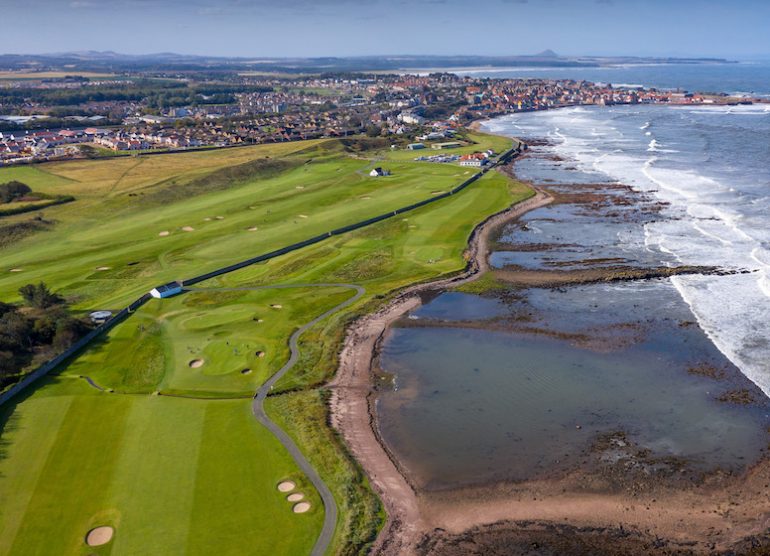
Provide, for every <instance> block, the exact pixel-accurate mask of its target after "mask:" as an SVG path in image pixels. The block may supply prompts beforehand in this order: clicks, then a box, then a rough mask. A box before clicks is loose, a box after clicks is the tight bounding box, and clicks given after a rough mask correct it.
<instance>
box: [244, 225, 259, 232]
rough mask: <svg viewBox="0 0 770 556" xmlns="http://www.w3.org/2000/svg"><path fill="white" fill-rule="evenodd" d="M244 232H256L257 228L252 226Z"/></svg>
mask: <svg viewBox="0 0 770 556" xmlns="http://www.w3.org/2000/svg"><path fill="white" fill-rule="evenodd" d="M246 230H247V231H249V232H256V231H257V227H256V226H252V227H251V228H246Z"/></svg>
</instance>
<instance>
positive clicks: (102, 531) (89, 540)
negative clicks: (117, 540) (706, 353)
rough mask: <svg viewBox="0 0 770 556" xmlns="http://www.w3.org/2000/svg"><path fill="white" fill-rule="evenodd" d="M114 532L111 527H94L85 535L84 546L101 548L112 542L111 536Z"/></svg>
mask: <svg viewBox="0 0 770 556" xmlns="http://www.w3.org/2000/svg"><path fill="white" fill-rule="evenodd" d="M114 532H115V530H114V529H113V528H112V527H108V526H106V525H105V526H102V527H95V528H93V529H91V530H90V531H89V532H88V535H86V544H87V545H88V546H102V545H103V544H107V543H108V542H110V541H111V540H112V535H113V533H114Z"/></svg>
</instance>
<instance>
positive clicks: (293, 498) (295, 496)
mask: <svg viewBox="0 0 770 556" xmlns="http://www.w3.org/2000/svg"><path fill="white" fill-rule="evenodd" d="M304 497H305V495H304V494H302V493H301V492H295V493H294V494H289V495H288V496H287V497H286V500H288V501H289V502H299V501H300V500H302V499H303V498H304Z"/></svg>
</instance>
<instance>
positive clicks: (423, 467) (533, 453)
mask: <svg viewBox="0 0 770 556" xmlns="http://www.w3.org/2000/svg"><path fill="white" fill-rule="evenodd" d="M527 294H528V295H526V299H525V301H524V302H523V303H525V304H526V305H527V306H528V308H529V309H530V310H533V311H534V312H535V314H536V315H537V318H536V319H535V322H534V324H533V325H532V326H533V327H535V328H537V327H541V328H539V329H540V330H550V331H552V333H551V334H546V333H523V332H512V331H491V330H484V329H480V330H479V329H458V328H452V327H447V328H441V327H435V328H432V327H416V328H395V329H393V330H392V331H391V333H390V334H389V336H388V338H387V340H386V341H385V343H384V346H383V353H382V358H381V366H382V368H383V369H384V370H386V371H388V372H391V373H394V374H395V375H396V385H397V388H396V389H395V390H393V391H386V392H383V393H381V394H380V396H379V398H378V402H377V417H378V426H379V428H380V432H381V434H382V437H383V439H384V441H385V443H386V444H387V445H388V447H389V449H390V450H391V451H392V453H393V454H394V455H395V457H396V458H397V460H398V461H399V463H400V464H401V465H402V466H403V467H404V468H405V469H406V470H407V472H408V473H409V475H410V476H411V478H412V479H413V480H414V481H415V483H416V485H417V486H418V487H419V488H421V489H423V490H428V491H429V490H440V489H446V488H454V487H461V486H472V485H479V484H485V483H490V482H496V481H521V480H526V479H531V478H536V477H538V476H544V475H546V474H548V473H550V472H553V471H556V470H560V469H565V468H569V467H570V466H574V465H577V464H579V463H580V460H581V459H582V458H583V457H584V456H583V455H584V454H585V452H586V450H588V449H589V448H590V446H591V444H592V443H593V441H594V440H595V439H596V438H597V436H598V435H600V434H603V433H611V432H616V431H623V432H625V433H626V435H627V437H628V438H629V440H631V441H632V442H633V443H635V444H637V445H639V446H641V447H644V448H648V449H649V450H651V451H652V452H653V454H655V455H657V456H676V457H680V458H686V459H687V460H688V461H689V463H690V464H691V465H692V466H693V467H695V468H696V469H701V470H709V469H714V468H716V467H721V468H725V469H731V470H737V469H742V468H744V467H745V466H746V465H748V464H750V463H751V462H752V461H754V460H756V459H757V458H758V456H759V455H760V452H761V450H762V449H763V448H764V447H765V446H766V445H767V433H766V429H767V426H768V424H770V419H768V406H767V402H766V399H765V398H764V397H762V395H761V392H759V391H758V390H757V389H756V388H754V387H753V385H751V384H750V383H748V381H747V380H746V379H745V378H744V377H743V376H742V375H740V373H739V372H738V371H737V369H735V368H734V367H732V366H731V365H730V363H729V362H728V361H727V360H726V359H725V358H724V356H722V354H721V353H719V352H718V351H717V350H716V348H714V346H713V345H712V344H711V342H710V341H709V340H708V338H706V336H705V335H704V334H703V332H702V331H701V330H700V329H699V328H698V327H697V326H693V325H692V324H691V323H690V322H689V321H688V320H687V319H688V318H689V319H691V318H692V317H691V315H690V313H689V310H688V308H687V306H686V305H685V304H684V303H683V302H682V301H681V300H680V299H679V298H678V295H677V294H676V291H675V290H674V289H673V287H672V286H671V285H670V284H669V283H668V282H667V281H654V282H648V283H639V284H628V285H625V286H619V285H591V286H581V287H577V288H569V289H566V290H545V289H533V290H530V291H529V292H527ZM466 295H467V294H466ZM442 297H443V296H440V297H439V298H437V300H434V301H433V302H432V303H438V304H439V305H440V308H441V310H440V311H437V312H433V311H432V309H431V304H428V305H427V306H426V307H424V308H422V309H420V312H421V314H423V315H428V314H434V316H435V315H436V314H442V315H446V314H450V313H451V305H452V300H453V299H458V298H456V297H452V298H449V299H447V298H443V299H442ZM460 299H461V300H460V302H459V305H458V310H460V311H461V312H464V311H466V310H467V309H466V305H467V303H468V299H467V298H460ZM519 309H520V307H519ZM512 310H513V309H512ZM560 333H562V335H560ZM576 337H582V338H583V340H582V341H576V340H575V338H576ZM585 338H600V339H602V340H601V341H599V342H598V343H597V342H592V341H587V342H586V341H585ZM703 362H708V363H709V364H710V365H712V366H713V367H714V368H719V369H725V370H726V371H725V372H726V377H727V378H724V379H722V380H717V379H715V378H710V377H706V376H699V375H697V374H693V373H690V372H687V369H688V367H691V366H693V365H697V364H699V363H703ZM736 388H748V389H749V390H751V391H752V393H753V394H757V393H758V395H757V396H756V400H757V402H756V403H754V404H750V405H736V404H733V403H727V402H724V401H718V399H717V398H718V397H719V396H720V395H721V394H723V393H724V392H726V391H728V390H733V389H736ZM752 388H753V389H752Z"/></svg>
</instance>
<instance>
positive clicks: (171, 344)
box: [0, 135, 529, 555]
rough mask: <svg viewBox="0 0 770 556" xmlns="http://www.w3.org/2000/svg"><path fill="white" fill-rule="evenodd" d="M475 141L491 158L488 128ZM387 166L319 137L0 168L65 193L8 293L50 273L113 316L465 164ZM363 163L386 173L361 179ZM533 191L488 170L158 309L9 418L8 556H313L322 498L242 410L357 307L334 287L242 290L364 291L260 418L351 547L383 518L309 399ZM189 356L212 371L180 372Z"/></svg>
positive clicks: (2, 281) (400, 199) (339, 547)
mask: <svg viewBox="0 0 770 556" xmlns="http://www.w3.org/2000/svg"><path fill="white" fill-rule="evenodd" d="M475 137H476V139H477V140H478V141H479V142H480V143H482V144H481V145H480V147H481V146H486V145H490V146H491V145H494V146H493V147H492V148H495V149H496V150H498V151H500V150H503V147H504V145H501V142H502V141H504V140H501V139H500V138H494V137H488V136H480V135H477V136H475ZM397 155H398V156H397ZM268 157H269V158H268ZM397 158H403V157H402V156H401V153H391V152H389V151H368V152H363V153H362V152H358V153H355V154H353V153H350V152H348V151H347V150H346V149H344V148H343V147H342V145H341V144H340V143H339V142H336V141H325V142H324V141H320V142H318V141H316V142H306V143H291V144H284V145H277V146H270V147H256V148H244V149H234V150H229V151H211V152H203V153H191V154H185V155H168V156H165V155H164V156H154V157H147V158H139V159H115V160H109V161H84V162H76V163H67V164H50V165H44V166H39V167H26V168H14V169H10V170H0V182H2V181H5V180H6V179H19V180H21V181H26V182H27V183H29V184H30V185H31V186H33V187H34V188H35V189H36V190H40V191H45V192H52V193H57V194H58V193H62V194H65V193H66V194H73V195H75V196H76V198H77V201H75V202H73V203H70V204H69V205H64V206H60V207H53V208H51V209H47V210H46V211H45V218H46V219H51V220H55V222H56V223H55V224H54V225H53V226H52V227H51V229H50V231H42V232H36V233H33V234H31V235H29V236H27V237H26V238H24V239H22V240H20V241H18V242H17V243H15V244H13V245H12V246H10V247H5V248H1V249H0V254H2V260H3V268H0V299H3V300H12V299H15V297H16V293H15V291H16V289H17V288H18V286H19V285H21V284H23V283H26V282H29V281H36V280H41V279H42V280H45V281H46V282H47V283H48V284H49V285H51V286H52V287H53V288H54V289H56V290H60V291H61V292H62V293H63V294H65V295H66V296H68V297H70V299H74V300H75V302H76V307H79V308H81V309H84V310H85V309H94V308H102V307H118V306H120V305H121V304H124V303H126V301H128V300H130V299H131V298H133V297H135V296H136V295H138V294H140V293H143V292H145V291H147V290H148V289H149V288H150V287H151V286H152V285H154V284H156V283H158V282H161V281H163V280H167V279H171V278H178V277H185V276H188V275H193V274H197V273H199V272H202V271H205V270H209V269H211V268H215V267H217V266H220V265H222V264H227V263H231V262H234V261H237V260H240V259H243V258H246V257H250V256H253V255H256V254H259V253H261V252H266V251H269V250H272V249H275V248H278V247H281V246H283V245H285V244H287V243H290V242H292V241H295V240H299V239H304V238H307V237H310V236H312V235H316V234H317V233H319V232H322V231H325V230H329V229H331V228H334V227H338V226H341V225H345V224H349V223H352V222H354V221H357V220H360V219H362V218H365V217H366V216H370V215H375V214H379V213H381V212H383V211H384V210H387V209H389V208H396V207H399V206H403V205H406V204H409V203H410V202H414V201H416V200H419V199H422V198H425V197H427V196H430V195H431V194H432V193H433V192H435V191H445V190H447V189H449V188H450V187H453V186H454V185H457V184H458V183H459V182H461V181H462V180H463V179H464V178H465V177H467V175H469V174H470V172H469V170H468V169H466V168H461V167H459V166H454V165H435V164H425V163H414V162H408V161H404V160H390V159H397ZM374 165H382V166H386V167H388V168H389V169H391V170H392V171H393V176H391V177H388V178H377V179H373V178H369V177H368V175H367V173H368V169H370V168H371V167H372V166H374ZM4 172H5V173H4ZM9 176H12V177H9ZM46 188H47V189H46ZM527 195H529V191H528V190H527V189H526V188H525V187H524V186H522V185H520V184H515V183H512V182H511V181H510V180H508V179H507V178H506V177H504V176H502V175H500V174H497V173H494V172H493V173H490V174H488V175H486V176H485V177H484V178H482V179H481V180H479V181H478V182H476V183H474V184H473V186H471V187H470V188H468V189H466V190H465V191H463V192H462V194H460V195H457V196H454V197H452V198H449V199H445V200H442V201H439V202H438V203H436V204H435V205H431V206H429V207H423V208H421V209H419V210H418V211H415V212H413V213H409V214H406V215H403V216H399V217H397V218H394V219H393V220H389V221H385V222H381V223H379V224H377V225H374V226H372V227H370V228H366V229H363V230H359V231H357V232H355V233H351V234H347V235H343V236H335V237H334V238H331V239H329V240H328V241H325V242H323V243H320V244H316V245H314V246H312V247H309V248H307V249H303V250H301V251H298V252H294V253H291V254H289V255H286V256H284V257H281V258H279V259H275V260H273V261H269V262H267V263H264V264H260V265H255V266H252V267H248V268H246V269H242V270H240V271H238V272H234V273H232V274H229V275H226V276H222V277H219V278H217V279H213V280H209V281H206V282H203V283H201V284H199V286H200V287H201V288H206V289H205V290H201V291H194V292H191V293H188V294H185V295H183V296H179V297H176V298H171V299H168V300H153V301H151V302H150V303H149V304H147V305H146V306H145V307H143V308H142V309H141V311H139V313H137V314H136V315H134V316H132V317H131V318H130V319H129V320H128V321H126V322H125V323H122V324H121V325H119V326H118V327H116V328H115V329H114V330H113V331H112V332H111V333H110V335H109V336H108V337H107V338H105V339H104V340H103V341H102V342H100V343H99V344H98V345H96V346H94V347H93V348H91V349H89V350H88V351H87V352H86V353H84V354H83V355H82V356H80V357H79V358H78V359H77V360H76V361H74V362H72V363H71V364H70V365H69V366H68V367H67V368H66V369H63V370H62V371H61V372H60V373H58V374H57V375H56V376H54V377H51V378H50V379H49V380H47V382H45V383H44V384H43V385H41V386H40V387H39V388H37V389H36V390H35V392H34V393H33V394H31V395H30V396H28V397H27V398H26V399H20V400H19V401H18V402H17V403H16V404H14V405H11V406H8V407H6V408H3V410H2V411H3V413H2V424H3V435H2V441H3V445H2V451H0V499H2V500H3V501H4V504H3V508H2V509H0V553H10V554H50V553H52V551H53V552H56V553H64V554H91V553H94V554H108V553H110V554H116V555H117V554H141V553H148V551H150V552H153V551H154V552H156V553H181V552H186V553H190V554H210V553H221V554H242V553H270V554H302V553H307V552H309V550H310V547H311V546H312V544H313V542H314V540H315V538H316V536H317V534H318V531H319V530H320V526H321V522H322V519H323V511H322V508H321V506H320V502H319V500H318V497H317V494H316V493H315V491H314V490H313V489H312V487H309V485H307V484H306V482H305V479H304V477H303V476H302V475H301V474H300V473H299V472H298V471H297V469H296V466H295V465H294V464H293V462H292V460H291V459H290V457H289V456H288V454H287V453H286V452H285V451H284V450H283V449H282V447H281V446H280V445H279V444H278V443H277V442H276V441H275V440H274V439H273V437H272V436H270V434H269V433H267V431H265V430H264V429H262V428H261V427H260V426H259V425H258V424H257V423H256V421H255V420H254V419H253V418H252V416H251V414H250V400H249V399H244V398H245V397H247V396H249V395H251V394H253V392H254V391H255V389H256V388H257V387H258V386H259V384H261V383H262V382H263V381H264V380H265V379H266V378H267V377H268V376H270V375H271V374H272V373H274V372H275V371H276V370H277V369H278V368H280V366H281V365H283V363H284V362H285V361H286V359H287V357H288V347H287V339H288V336H289V335H290V334H291V333H292V331H293V330H295V329H296V328H297V327H299V326H301V325H302V324H304V323H306V322H309V321H311V320H312V319H313V318H315V317H316V316H317V315H319V314H321V313H323V312H324V311H326V310H328V309H329V308H331V307H334V306H336V305H337V304H339V303H341V302H342V301H343V300H345V299H348V298H349V297H350V296H351V295H352V292H351V290H349V289H344V288H341V287H322V288H312V289H311V288H309V287H296V288H295V287H292V288H287V289H253V288H257V287H260V286H272V285H277V284H296V285H303V284H320V283H337V284H342V283H353V284H357V285H361V286H363V287H364V288H366V295H365V296H364V297H362V298H361V299H360V300H359V301H358V302H357V303H356V304H355V305H353V306H351V307H348V308H346V309H345V310H344V311H341V312H339V313H335V314H334V315H332V316H331V317H329V318H327V319H326V320H324V321H322V322H320V323H319V324H317V325H316V326H315V327H314V328H312V329H311V330H309V331H307V332H306V333H305V335H303V337H302V338H301V341H300V352H301V357H300V361H299V363H298V364H297V366H296V367H295V368H294V369H293V371H292V372H290V373H289V374H288V375H287V376H286V377H285V378H284V379H283V380H282V381H281V382H280V383H279V384H278V385H277V387H276V389H275V391H274V394H275V395H273V396H271V398H269V399H268V402H267V410H268V411H269V413H270V414H271V415H272V416H273V417H274V419H275V420H276V421H277V422H278V423H280V424H281V425H282V426H283V427H285V429H286V430H287V431H288V432H289V434H291V435H292V436H293V437H294V438H295V440H296V441H297V443H298V444H299V445H300V447H302V448H303V450H304V452H305V453H306V454H307V455H308V457H309V458H310V459H311V461H312V462H313V463H314V465H315V466H316V467H317V468H318V469H319V472H320V473H321V474H322V476H323V478H324V480H325V481H326V482H327V484H328V485H329V486H330V488H331V489H332V491H333V492H334V494H335V498H336V499H337V502H338V506H339V508H340V515H339V521H338V528H337V532H336V538H335V543H334V546H333V547H332V550H333V552H334V553H343V554H346V553H356V552H359V551H360V550H362V549H363V548H364V547H365V546H366V545H367V543H368V542H370V541H371V540H372V538H373V536H374V535H375V533H376V530H377V528H378V526H379V525H380V523H381V521H382V518H383V516H382V510H381V508H380V506H379V503H378V501H377V500H376V498H375V497H374V496H373V495H372V493H371V491H370V490H369V488H368V485H367V483H366V480H365V478H364V477H363V476H362V474H361V473H360V471H359V470H358V468H357V467H356V465H355V463H354V462H353V461H352V460H351V459H350V458H349V457H348V456H347V454H346V453H345V451H344V448H343V446H342V445H341V443H340V442H339V440H338V439H337V438H336V436H335V435H334V433H333V431H331V430H330V429H328V427H327V425H326V407H325V405H324V398H325V393H324V391H323V390H322V389H320V390H319V389H317V386H318V385H320V384H322V383H323V382H324V380H325V379H326V378H328V377H329V376H330V374H331V373H332V372H333V370H334V368H335V367H336V356H337V350H338V348H339V341H340V340H341V338H342V335H343V332H344V325H345V324H346V323H347V322H348V321H349V320H350V319H351V318H352V317H353V316H354V315H356V314H358V313H361V312H363V311H365V310H368V309H371V308H372V307H373V306H374V305H376V304H377V303H379V302H380V301H379V300H380V299H381V298H382V297H384V296H386V295H387V294H388V293H390V292H392V291H393V290H395V289H397V288H400V287H403V286H405V285H407V284H409V283H413V282H415V281H421V280H428V279H432V278H435V277H438V276H441V275H445V274H447V273H451V272H454V271H457V270H459V269H461V268H462V267H463V266H464V261H463V259H462V252H463V249H464V248H465V244H466V241H467V237H468V235H469V233H470V231H471V230H472V228H473V226H474V225H475V224H476V223H478V222H479V221H481V220H483V219H484V218H485V217H486V216H487V215H489V214H491V213H493V212H495V211H497V210H501V209H502V208H504V207H506V206H508V205H509V204H510V203H511V202H513V201H514V200H516V199H521V198H524V197H525V196H527ZM217 216H220V217H222V218H221V219H217ZM11 218H12V219H16V220H17V221H19V220H23V219H19V218H18V217H11ZM207 218H208V219H209V220H207ZM2 224H3V222H0V225H2ZM183 226H191V227H193V228H194V230H193V231H189V232H186V231H183V230H182V229H181V228H182V227H183ZM252 227H256V228H257V230H256V231H249V228H252ZM161 231H168V232H169V235H168V236H159V235H158V234H159V232H161ZM100 267H101V268H104V267H107V268H106V269H103V270H97V268H100ZM10 268H21V269H22V272H15V273H10V272H8V271H7V270H8V269H10ZM236 288H237V289H236ZM278 306H280V307H278ZM258 352H264V356H262V357H260V356H259V353H258ZM195 359H201V360H203V364H202V365H201V366H200V367H191V366H190V362H191V361H193V360H195ZM245 369H249V370H250V371H251V372H249V373H247V374H244V373H242V372H241V371H243V370H245ZM81 376H88V377H90V378H91V379H92V380H94V381H95V382H96V383H97V384H98V385H100V386H102V387H104V388H108V389H112V390H114V393H108V392H100V391H98V390H96V389H95V388H93V387H91V386H89V385H88V384H87V383H86V382H85V380H84V379H83V378H80V377H81ZM158 391H160V392H161V393H162V394H166V395H160V396H158V395H153V393H156V392H158ZM172 395H184V396H191V397H194V398H198V399H184V398H178V397H172ZM212 397H217V398H231V399H217V400H213V399H210V398H212ZM284 478H292V480H295V481H297V482H298V484H299V485H300V489H301V490H302V492H303V493H305V494H306V495H307V496H308V497H309V499H310V501H311V503H312V509H311V511H310V512H308V513H306V514H302V515H295V514H293V513H292V512H291V509H290V504H289V503H287V502H286V501H285V500H284V499H283V496H282V495H279V494H278V492H277V491H276V489H275V485H276V484H277V482H278V481H280V480H282V479H284ZM102 524H108V525H113V526H114V527H115V529H116V533H115V538H114V540H113V541H112V542H110V543H109V544H108V545H106V546H104V547H102V548H98V549H90V550H89V549H87V547H85V545H84V543H83V535H84V534H85V533H86V532H87V531H88V529H89V528H90V527H92V526H95V525H102ZM62 547H63V548H62Z"/></svg>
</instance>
